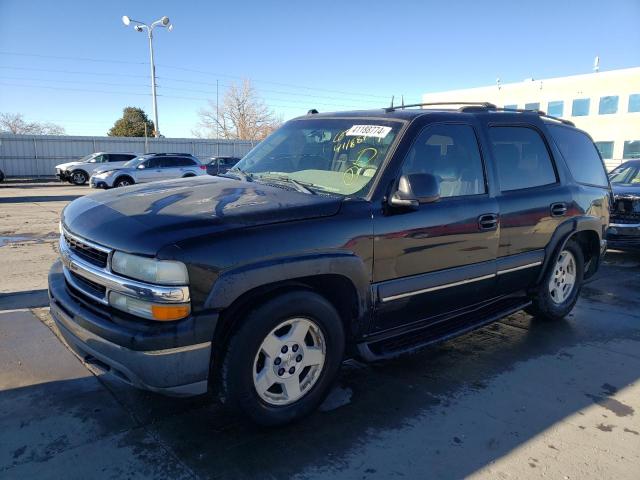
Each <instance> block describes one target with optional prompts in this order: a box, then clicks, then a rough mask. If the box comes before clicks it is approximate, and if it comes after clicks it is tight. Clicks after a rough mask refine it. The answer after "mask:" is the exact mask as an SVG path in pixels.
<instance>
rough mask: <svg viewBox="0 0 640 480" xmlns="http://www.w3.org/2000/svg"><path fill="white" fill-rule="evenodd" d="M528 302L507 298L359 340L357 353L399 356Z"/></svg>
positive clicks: (365, 356)
mask: <svg viewBox="0 0 640 480" xmlns="http://www.w3.org/2000/svg"><path fill="white" fill-rule="evenodd" d="M529 305H531V300H529V299H523V298H509V299H506V300H504V301H501V302H498V303H496V304H493V305H491V306H488V307H486V308H484V309H482V310H479V311H478V310H475V311H473V312H469V313H466V314H463V315H460V316H458V317H454V318H448V319H446V320H442V321H439V322H436V323H432V324H430V325H427V326H425V327H422V328H419V329H415V330H411V331H410V332H405V333H403V334H401V335H398V336H395V337H390V338H384V339H381V340H371V341H368V342H362V343H359V344H358V345H357V348H358V353H359V354H360V356H361V357H362V358H363V360H365V361H368V362H373V361H377V360H387V359H389V358H394V357H398V356H400V355H404V354H407V353H412V352H415V351H416V350H420V349H422V348H425V347H428V346H430V345H434V344H436V343H440V342H444V341H446V340H450V339H452V338H454V337H457V336H460V335H463V334H465V333H468V332H470V331H472V330H476V329H478V328H480V327H483V326H485V325H488V324H490V323H493V322H495V321H497V320H500V319H501V318H504V317H507V316H509V315H511V314H513V313H515V312H517V311H519V310H522V309H523V308H526V307H528V306H529Z"/></svg>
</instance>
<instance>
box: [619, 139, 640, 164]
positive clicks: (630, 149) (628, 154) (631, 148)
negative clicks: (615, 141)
mask: <svg viewBox="0 0 640 480" xmlns="http://www.w3.org/2000/svg"><path fill="white" fill-rule="evenodd" d="M622 158H624V159H625V160H626V159H629V158H640V140H630V141H628V142H624V150H623V152H622Z"/></svg>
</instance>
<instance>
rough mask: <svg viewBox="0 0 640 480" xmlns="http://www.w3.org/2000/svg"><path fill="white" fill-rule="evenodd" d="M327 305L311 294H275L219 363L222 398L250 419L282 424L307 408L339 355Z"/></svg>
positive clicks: (335, 321)
mask: <svg viewBox="0 0 640 480" xmlns="http://www.w3.org/2000/svg"><path fill="white" fill-rule="evenodd" d="M344 343H345V341H344V331H343V328H342V322H341V320H340V317H339V315H338V313H337V312H336V310H335V308H334V307H333V305H332V304H331V303H329V302H328V301H327V300H326V299H325V298H323V297H321V296H320V295H317V294H315V293H313V292H307V291H298V292H291V293H288V294H285V295H281V296H279V297H276V298H274V299H273V300H270V301H268V302H267V303H265V304H263V305H262V306H260V307H258V308H257V309H255V310H253V311H252V312H251V313H250V314H249V315H248V316H247V317H246V318H245V319H244V321H243V323H242V325H241V326H240V328H239V329H238V330H237V331H236V333H235V334H234V335H233V337H232V339H231V341H230V343H229V348H228V350H227V353H226V355H225V358H224V362H223V366H222V375H221V382H222V385H221V386H222V396H223V400H224V401H225V403H227V404H229V405H230V406H232V407H237V408H239V409H240V410H241V411H242V412H243V413H244V414H246V415H247V416H248V417H249V418H250V419H252V420H253V421H254V422H256V423H259V424H261V425H266V426H274V425H282V424H285V423H288V422H291V421H294V420H297V419H299V418H301V417H303V416H305V415H307V414H309V413H310V412H312V411H313V410H314V409H315V408H316V407H317V406H318V405H319V404H320V403H321V402H322V400H324V398H325V396H326V395H327V393H328V392H329V389H330V388H331V385H332V383H333V381H334V379H335V377H336V375H337V373H338V370H339V368H340V365H341V363H342V358H343V355H344Z"/></svg>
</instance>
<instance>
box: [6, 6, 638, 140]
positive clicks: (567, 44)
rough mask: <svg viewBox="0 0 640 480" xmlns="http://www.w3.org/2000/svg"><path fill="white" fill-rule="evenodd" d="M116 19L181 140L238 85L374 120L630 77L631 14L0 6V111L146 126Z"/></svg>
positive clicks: (282, 111) (81, 129) (134, 69)
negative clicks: (468, 92) (493, 93)
mask: <svg viewBox="0 0 640 480" xmlns="http://www.w3.org/2000/svg"><path fill="white" fill-rule="evenodd" d="M122 15H129V16H130V17H132V18H135V19H138V20H142V21H148V22H151V21H153V20H155V19H157V18H159V17H161V16H162V15H167V16H169V17H170V18H171V21H172V22H173V23H174V25H175V28H174V30H173V31H172V32H167V31H164V30H156V34H155V41H154V42H155V43H154V45H155V52H156V70H157V76H158V85H159V88H158V94H159V97H158V104H159V105H158V110H159V117H160V121H159V123H160V129H161V131H162V133H163V134H164V135H166V136H172V137H176V136H191V130H192V129H193V128H194V127H196V125H197V123H198V116H197V112H198V110H199V109H200V108H202V107H205V106H206V104H207V98H210V99H214V100H215V94H216V90H215V83H216V80H219V82H220V91H221V95H222V93H223V92H224V89H225V87H226V86H227V85H229V84H230V83H231V82H233V81H239V80H240V79H241V78H249V79H251V80H252V81H253V83H254V85H255V87H256V88H257V90H258V92H259V93H260V95H261V96H262V98H263V99H264V100H265V101H266V103H267V104H269V105H270V106H272V107H273V109H274V110H275V111H276V112H277V113H278V114H279V115H281V116H282V117H283V118H284V119H287V118H291V117H293V116H296V115H299V114H303V113H305V112H306V111H307V110H308V109H309V108H313V107H315V108H317V109H318V110H321V111H328V110H345V109H349V108H367V107H370V108H374V107H379V106H384V105H387V104H388V103H389V99H390V97H391V95H395V96H396V98H399V96H400V95H404V98H405V101H406V102H417V101H419V100H420V95H421V94H422V93H424V92H430V91H441V90H448V89H454V88H464V87H473V86H481V85H487V84H491V83H493V82H495V80H496V78H497V77H500V79H501V80H502V82H503V83H507V82H513V81H520V80H523V79H524V78H528V77H533V78H548V77H554V76H563V75H571V74H578V73H586V72H589V71H590V70H591V67H592V64H593V58H594V56H595V55H600V58H601V69H602V70H610V69H616V68H624V67H633V66H639V65H640V28H638V25H639V24H640V1H639V0H608V1H606V2H604V1H587V0H582V1H561V0H551V1H548V0H538V1H536V2H519V1H514V0H484V1H478V0H475V1H462V0H460V1H456V0H449V1H446V2H444V1H438V2H432V1H409V0H395V1H392V2H390V1H387V2H382V1H379V2H375V1H372V0H368V1H348V2H347V1H344V0H343V1H333V0H326V1H324V2H308V1H296V2H294V1H283V0H282V1H269V0H263V1H259V2H258V1H255V2H254V1H234V2H213V1H206V2H205V1H203V2H196V1H182V2H176V1H161V0H158V1H154V2H142V1H132V0H129V1H119V0H110V1H89V0H86V1H75V2H71V1H45V0H30V1H26V0H0V112H20V113H23V114H24V115H25V117H26V119H27V120H30V121H53V122H55V123H58V124H60V125H63V126H64V127H65V128H66V130H67V133H69V134H74V135H104V134H106V131H107V130H108V128H109V127H110V126H111V125H112V124H113V122H114V121H115V120H116V119H117V118H118V117H119V115H120V114H121V110H122V108H123V107H125V106H127V105H133V106H139V107H142V108H144V109H145V110H146V111H147V113H148V114H149V115H151V97H150V94H149V92H150V87H149V83H150V81H149V65H148V47H147V42H146V38H145V36H144V34H141V33H137V32H135V31H134V30H133V29H132V28H131V27H129V28H126V27H124V26H123V24H122V23H121V21H120V17H121V16H122Z"/></svg>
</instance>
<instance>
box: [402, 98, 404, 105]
mask: <svg viewBox="0 0 640 480" xmlns="http://www.w3.org/2000/svg"><path fill="white" fill-rule="evenodd" d="M402 108H404V95H402Z"/></svg>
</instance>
